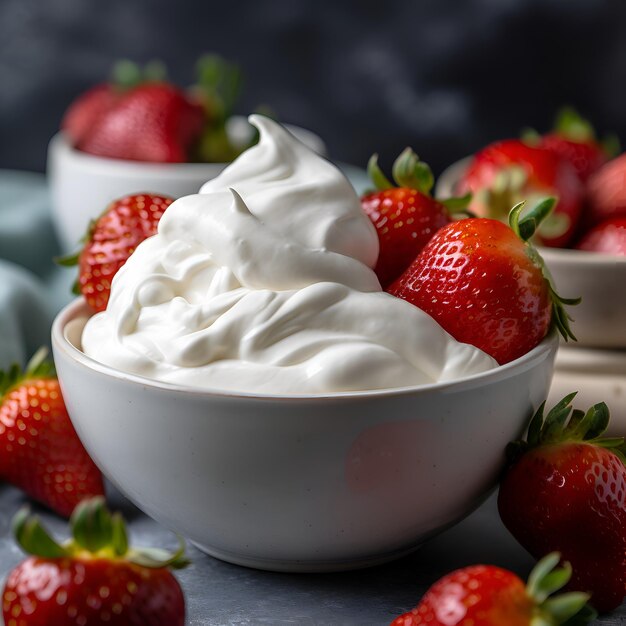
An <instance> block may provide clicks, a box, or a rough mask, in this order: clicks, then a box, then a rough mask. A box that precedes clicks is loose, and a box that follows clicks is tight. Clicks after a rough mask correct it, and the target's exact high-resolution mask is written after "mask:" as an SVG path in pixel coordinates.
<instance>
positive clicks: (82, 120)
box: [61, 83, 120, 145]
mask: <svg viewBox="0 0 626 626" xmlns="http://www.w3.org/2000/svg"><path fill="white" fill-rule="evenodd" d="M119 96H120V92H119V91H118V90H117V89H115V87H114V86H113V85H110V84H109V83H102V84H100V85H96V86H95V87H92V88H91V89H88V90H87V91H86V92H85V93H83V94H81V95H80V96H78V98H76V100H74V102H72V104H71V105H70V106H69V107H68V109H67V111H66V112H65V115H64V116H63V121H62V122H61V128H62V130H63V132H64V133H65V135H66V136H67V138H68V139H69V141H70V143H72V145H76V144H78V143H80V142H81V141H82V140H83V139H84V137H85V136H86V135H87V133H88V132H90V131H91V128H92V127H93V125H94V124H95V123H96V122H97V120H99V119H100V117H101V116H102V115H104V113H105V112H107V111H108V110H109V109H111V108H112V107H113V105H114V104H115V103H116V102H117V100H118V99H119Z"/></svg>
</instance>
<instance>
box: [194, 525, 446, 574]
mask: <svg viewBox="0 0 626 626" xmlns="http://www.w3.org/2000/svg"><path fill="white" fill-rule="evenodd" d="M435 534H438V533H435ZM426 539H427V538H422V539H420V540H419V542H418V543H416V544H414V545H411V546H410V547H405V548H401V549H399V550H394V551H392V552H386V553H384V554H379V555H376V556H370V557H364V558H355V559H348V560H341V559H340V560H336V561H323V560H320V561H315V560H304V559H302V560H298V559H293V560H291V559H289V560H282V559H267V558H258V557H253V556H247V555H244V554H239V553H236V552H228V551H225V550H219V549H216V548H212V547H209V546H205V545H202V544H201V543H198V542H196V541H190V543H192V544H193V545H194V546H195V547H196V548H198V550H200V551H201V552H204V553H205V554H208V555H209V556H212V557H215V558H216V559H219V560H220V561H226V563H232V564H233V565H241V566H243V567H249V568H251V569H258V570H265V571H268V572H283V573H292V574H326V573H333V572H347V571H352V570H359V569H366V568H368V567H375V566H376V565H382V564H383V563H389V562H390V561H395V560H396V559H399V558H401V557H403V556H407V555H408V554H410V553H411V552H415V551H416V550H417V549H419V548H420V546H421V545H422V544H423V543H424V542H425V541H426Z"/></svg>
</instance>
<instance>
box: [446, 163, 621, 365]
mask: <svg viewBox="0 0 626 626" xmlns="http://www.w3.org/2000/svg"><path fill="white" fill-rule="evenodd" d="M469 161H470V159H468V158H465V159H462V160H460V161H457V162H456V163H453V164H452V165H451V166H450V167H448V168H447V169H446V170H445V171H444V172H443V173H442V174H441V176H440V177H439V180H438V182H437V189H436V195H437V197H440V198H445V197H448V196H450V195H453V193H454V186H455V185H456V183H457V181H458V180H459V179H460V177H461V176H462V175H463V171H464V170H465V168H466V167H467V166H468V164H469ZM540 253H541V256H542V257H543V259H544V261H545V262H546V265H547V267H548V269H549V270H550V273H551V274H552V277H553V278H554V282H555V284H556V287H557V291H558V292H559V294H561V295H562V296H563V297H566V298H576V297H579V296H580V297H581V298H582V302H581V303H580V304H579V305H577V306H575V307H570V308H569V309H568V310H569V312H570V314H571V316H572V317H573V318H574V320H575V321H574V324H573V325H572V330H573V331H574V334H575V335H576V338H577V339H578V341H577V344H576V345H578V346H583V347H589V348H611V349H626V257H620V256H611V255H607V254H597V253H593V252H583V251H581V250H569V249H564V248H544V247H542V248H541V249H540ZM624 373H626V370H624Z"/></svg>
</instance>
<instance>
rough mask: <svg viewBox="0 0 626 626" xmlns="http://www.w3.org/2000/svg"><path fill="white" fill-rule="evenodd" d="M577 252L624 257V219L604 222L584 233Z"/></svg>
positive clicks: (625, 243) (625, 252)
mask: <svg viewBox="0 0 626 626" xmlns="http://www.w3.org/2000/svg"><path fill="white" fill-rule="evenodd" d="M576 248H577V249H578V250H586V251H587V252H601V253H603V254H613V255H617V256H626V217H616V218H613V219H608V220H605V221H604V222H600V223H599V224H597V225H596V226H594V227H593V228H592V229H591V230H590V231H588V232H587V233H585V234H584V235H583V237H582V238H581V240H580V241H579V242H578V244H577V245H576Z"/></svg>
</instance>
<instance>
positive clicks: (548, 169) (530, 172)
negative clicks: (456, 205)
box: [457, 139, 583, 247]
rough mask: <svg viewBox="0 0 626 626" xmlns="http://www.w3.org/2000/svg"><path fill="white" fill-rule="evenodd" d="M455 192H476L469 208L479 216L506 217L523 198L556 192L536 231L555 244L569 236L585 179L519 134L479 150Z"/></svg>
mask: <svg viewBox="0 0 626 626" xmlns="http://www.w3.org/2000/svg"><path fill="white" fill-rule="evenodd" d="M457 191H459V192H461V193H465V192H468V191H470V192H472V193H473V194H474V196H473V200H472V202H471V203H470V205H469V209H470V210H471V211H472V212H474V213H475V214H476V215H480V216H484V217H492V218H495V219H499V220H502V221H506V218H507V215H508V212H509V209H510V207H511V206H513V205H514V204H516V203H518V202H520V201H522V200H527V201H529V202H531V203H534V202H536V201H537V200H538V199H539V198H541V197H545V196H546V195H550V196H556V197H557V198H558V202H557V204H556V206H555V208H554V211H553V213H552V215H551V216H550V217H549V218H548V219H546V220H545V222H544V223H543V224H542V225H541V226H540V227H539V229H538V230H537V234H536V238H537V240H538V241H539V242H540V243H542V244H544V245H547V246H554V247H562V246H565V245H567V244H568V243H569V242H570V241H571V239H572V237H573V235H574V232H575V230H576V227H577V225H578V221H579V219H580V215H581V209H582V200H583V189H582V184H581V182H580V180H579V179H578V176H577V174H576V171H575V169H574V167H573V166H572V165H571V164H570V163H568V162H567V161H564V160H562V159H561V158H560V157H559V156H557V155H556V154H554V153H553V152H550V151H549V150H546V149H544V148H539V147H534V146H529V145H528V144H526V143H524V142H523V141H522V140H519V139H508V140H504V141H498V142H496V143H493V144H491V145H489V146H487V147H486V148H483V149H482V150H480V151H479V152H477V153H476V154H475V155H474V157H473V159H472V161H471V163H470V165H469V167H468V168H467V170H466V171H465V173H464V175H463V177H462V178H461V180H460V181H459V183H458V186H457Z"/></svg>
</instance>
